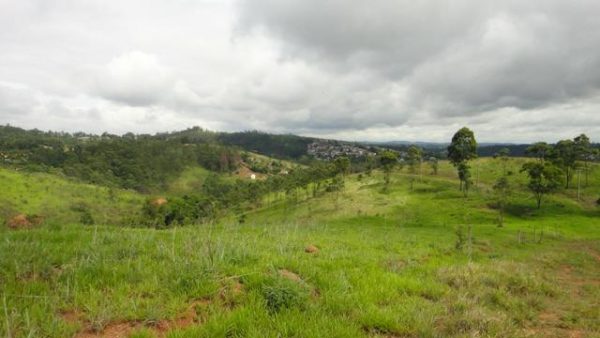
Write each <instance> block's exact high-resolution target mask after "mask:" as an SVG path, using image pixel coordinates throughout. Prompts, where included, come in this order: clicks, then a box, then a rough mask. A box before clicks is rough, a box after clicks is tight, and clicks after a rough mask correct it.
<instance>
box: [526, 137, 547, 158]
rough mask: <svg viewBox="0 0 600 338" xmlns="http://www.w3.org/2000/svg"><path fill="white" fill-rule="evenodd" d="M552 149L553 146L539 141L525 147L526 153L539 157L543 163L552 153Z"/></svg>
mask: <svg viewBox="0 0 600 338" xmlns="http://www.w3.org/2000/svg"><path fill="white" fill-rule="evenodd" d="M551 150H552V147H550V146H549V145H548V143H546V142H537V143H534V144H532V145H530V146H529V147H527V149H525V153H526V154H527V155H530V156H533V157H535V158H537V159H538V161H539V162H541V163H543V162H544V161H545V160H546V158H547V157H548V155H549V154H550V151H551Z"/></svg>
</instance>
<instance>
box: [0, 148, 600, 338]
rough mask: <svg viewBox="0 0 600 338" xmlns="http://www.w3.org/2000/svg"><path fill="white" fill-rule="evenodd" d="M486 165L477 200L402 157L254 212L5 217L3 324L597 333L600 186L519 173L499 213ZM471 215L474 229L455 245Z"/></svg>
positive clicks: (221, 333) (242, 331) (39, 328)
mask: <svg viewBox="0 0 600 338" xmlns="http://www.w3.org/2000/svg"><path fill="white" fill-rule="evenodd" d="M478 164H479V165H480V169H481V172H480V181H479V184H478V186H477V187H474V189H473V191H472V192H471V194H470V196H469V197H468V198H466V199H465V198H462V197H461V196H462V194H461V193H460V192H459V191H458V184H457V181H456V179H455V178H454V173H453V172H451V170H450V167H449V166H448V165H447V164H446V163H443V164H442V165H441V170H440V175H439V176H435V177H434V176H429V175H424V176H423V178H422V180H420V181H417V182H416V183H415V184H414V186H413V189H412V190H411V188H410V183H409V180H410V179H411V178H413V177H412V176H410V175H407V174H405V173H404V172H396V173H395V174H394V175H393V177H392V186H391V188H390V189H389V192H388V193H385V194H384V193H382V192H381V191H382V188H383V187H382V181H383V178H382V175H381V173H378V172H375V173H374V174H373V175H372V176H366V175H365V176H364V177H363V178H362V180H360V181H359V180H358V178H357V176H349V177H348V178H347V179H346V189H345V190H344V191H343V192H340V193H329V194H324V195H322V196H319V197H317V198H312V199H303V200H301V201H299V202H297V203H282V202H279V203H273V204H271V205H269V203H266V202H265V204H264V206H263V208H261V209H257V210H255V211H253V212H250V213H248V214H247V217H246V221H245V223H244V224H237V223H236V222H234V221H233V220H234V219H235V218H234V217H232V218H231V220H227V219H225V220H224V221H223V222H220V223H219V224H216V225H214V226H211V225H208V224H205V225H198V226H187V227H180V228H175V229H170V230H153V229H137V228H124V227H114V226H98V227H96V228H94V227H86V226H82V225H79V224H76V223H75V222H71V223H64V224H62V226H60V227H57V226H42V227H38V228H34V229H30V230H23V231H9V230H8V229H5V228H3V229H2V230H0V238H1V239H2V240H1V241H0V336H7V334H10V335H13V336H15V337H27V336H30V337H37V336H48V337H68V336H73V335H75V334H77V333H81V332H87V331H90V332H93V331H94V330H95V331H96V332H100V333H102V332H104V333H107V332H110V331H111V330H115V328H116V327H117V326H118V325H121V326H125V327H126V328H128V329H127V330H125V331H127V332H128V333H129V334H131V336H133V337H155V336H159V335H162V334H166V336H167V337H447V336H453V337H472V336H484V337H523V336H531V337H568V336H570V335H573V336H582V337H588V336H589V337H595V336H600V322H598V320H597V318H600V313H599V310H598V309H600V304H599V299H600V288H599V287H598V286H599V284H598V283H599V282H600V280H599V278H598V276H599V275H600V264H599V259H600V221H599V220H600V212H599V211H598V208H597V207H595V206H594V205H590V204H589V203H587V202H586V201H587V200H589V199H591V198H592V197H591V194H593V193H595V192H594V190H593V188H588V189H587V190H585V199H584V200H582V201H579V202H578V201H576V200H574V198H573V195H572V192H571V191H569V192H566V193H560V194H556V195H555V196H551V197H549V198H548V199H546V200H545V202H544V204H543V205H542V209H541V210H536V209H535V203H534V201H533V200H532V199H531V197H530V195H529V193H527V192H526V191H525V190H522V188H520V186H519V185H518V184H516V185H515V193H514V195H513V197H512V201H511V210H510V211H511V212H510V213H509V214H508V215H507V218H506V224H505V226H504V227H503V228H498V227H497V225H496V211H495V210H493V209H491V208H489V205H490V203H491V202H492V195H491V192H490V191H489V190H490V189H489V186H491V184H492V182H493V178H494V175H493V173H491V172H489V173H488V171H486V170H487V169H490V170H492V169H494V168H495V167H494V163H493V162H492V161H491V160H487V159H483V160H479V161H478ZM511 166H512V167H515V168H516V167H517V164H515V163H513V164H511ZM486 168H487V169H486ZM484 169H486V170H484ZM484 172H485V174H484ZM594 175H595V176H594V181H593V187H596V188H595V189H597V187H598V186H599V183H600V178H599V177H598V176H597V174H596V173H595V174H594ZM33 177H34V178H35V177H36V176H33ZM44 177H45V178H46V179H50V178H51V177H50V176H47V177H46V176H44ZM22 179H25V178H22ZM26 180H27V182H29V181H31V180H34V179H33V178H31V177H28V178H27V179H26ZM519 180H521V178H520V176H518V175H517V174H515V181H516V182H517V183H518V182H519ZM60 182H63V181H62V180H61V181H60ZM64 184H70V183H64ZM78 187H79V185H78ZM97 189H100V188H97ZM100 190H101V189H100ZM596 192H597V190H596ZM3 194H4V193H3ZM11 196H12V195H11ZM40 204H43V202H40ZM117 204H120V203H117ZM31 210H33V211H35V210H34V209H31ZM460 226H462V227H463V229H464V230H463V231H464V234H465V235H466V236H467V238H468V237H469V236H468V235H469V233H468V229H469V227H470V228H471V236H470V237H471V240H467V241H466V243H465V244H464V247H463V249H462V250H456V249H455V244H456V241H457V235H456V231H457V228H458V227H460ZM540 237H541V240H540ZM307 245H314V246H316V247H318V248H319V252H318V253H312V254H309V253H306V252H305V251H304V249H305V247H306V246H307ZM292 274H294V275H292ZM286 276H287V277H286ZM290 276H292V277H293V278H291V279H290V278H289V277H290ZM294 276H296V277H294ZM184 319H185V320H187V321H185V320H184ZM178 321H179V323H180V324H177V323H178ZM181 323H183V324H181ZM165 327H166V328H168V329H169V330H165V329H164V328H165Z"/></svg>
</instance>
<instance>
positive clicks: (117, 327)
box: [75, 321, 144, 338]
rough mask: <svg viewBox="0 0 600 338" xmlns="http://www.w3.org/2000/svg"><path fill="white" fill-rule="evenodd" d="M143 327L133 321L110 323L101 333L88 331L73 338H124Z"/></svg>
mask: <svg viewBox="0 0 600 338" xmlns="http://www.w3.org/2000/svg"><path fill="white" fill-rule="evenodd" d="M142 327H144V326H143V325H142V324H141V323H139V322H135V321H129V322H118V323H110V324H108V325H106V326H105V327H104V329H103V330H102V331H101V332H94V331H93V330H91V329H88V330H86V331H84V332H80V333H78V334H76V335H75V338H126V337H129V335H131V333H132V332H133V331H135V330H137V329H140V328H142Z"/></svg>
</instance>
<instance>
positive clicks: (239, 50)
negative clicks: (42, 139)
mask: <svg viewBox="0 0 600 338" xmlns="http://www.w3.org/2000/svg"><path fill="white" fill-rule="evenodd" d="M599 15H600V2H597V1H595V0H594V1H592V0H574V1H569V2H566V1H562V0H532V1H518V0H504V1H492V0H479V1H474V0H456V1H452V2H440V1H433V0H423V1H408V0H372V1H351V2H348V1H342V0H330V1H317V0H203V1H187V0H176V1H169V2H164V1H160V0H124V1H118V2H106V1H103V0H91V1H86V2H76V1H67V0H57V1H40V0H22V1H2V0H0V50H2V53H0V123H12V124H16V125H21V126H24V127H38V128H44V129H46V128H51V129H54V130H57V129H64V130H79V129H82V130H87V131H95V132H102V131H104V130H107V131H110V132H126V131H134V132H154V131H164V130H173V129H180V128H185V127H188V126H190V125H202V126H204V127H207V128H212V129H219V130H247V129H262V130H267V131H274V132H294V133H302V134H307V135H317V136H323V137H328V136H330V137H336V138H344V139H378V140H382V139H409V140H411V139H413V140H427V141H443V140H446V139H448V138H449V137H450V136H451V134H452V132H453V131H454V129H456V128H459V127H461V126H463V125H470V126H473V128H474V129H475V130H476V132H478V133H481V135H480V136H479V138H480V139H481V140H487V141H494V140H498V141H511V140H514V141H517V140H518V141H523V140H529V141H534V140H538V139H543V140H547V141H553V140H555V139H556V137H563V135H564V136H565V137H572V136H574V135H576V134H578V133H580V132H586V133H588V134H589V135H590V136H592V138H594V135H600V121H597V118H596V116H597V111H598V109H600V104H599V101H600V96H599V93H598V89H599V88H600V27H599V26H600V20H597V17H598V16H599ZM505 130H511V132H514V135H513V134H512V133H511V134H510V135H507V133H506V132H505Z"/></svg>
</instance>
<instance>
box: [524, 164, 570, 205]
mask: <svg viewBox="0 0 600 338" xmlns="http://www.w3.org/2000/svg"><path fill="white" fill-rule="evenodd" d="M521 172H526V173H527V176H529V183H528V184H527V187H528V188H529V190H531V192H533V194H534V195H535V199H536V201H537V208H538V209H539V208H540V206H541V204H542V197H543V196H544V195H547V194H549V193H552V192H554V191H556V190H557V189H558V188H559V187H560V184H561V183H562V182H561V175H562V172H561V170H560V169H559V168H557V167H556V166H554V165H553V164H550V163H539V162H527V163H525V164H523V167H522V168H521Z"/></svg>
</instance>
